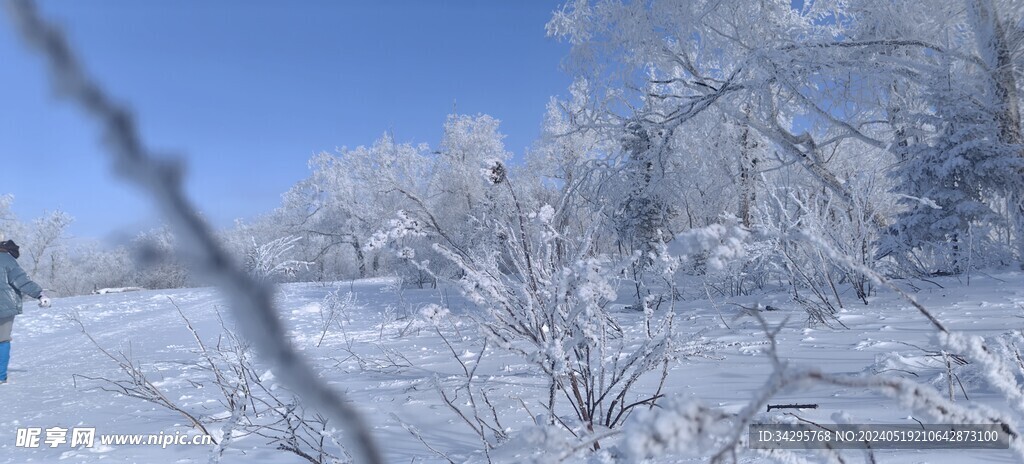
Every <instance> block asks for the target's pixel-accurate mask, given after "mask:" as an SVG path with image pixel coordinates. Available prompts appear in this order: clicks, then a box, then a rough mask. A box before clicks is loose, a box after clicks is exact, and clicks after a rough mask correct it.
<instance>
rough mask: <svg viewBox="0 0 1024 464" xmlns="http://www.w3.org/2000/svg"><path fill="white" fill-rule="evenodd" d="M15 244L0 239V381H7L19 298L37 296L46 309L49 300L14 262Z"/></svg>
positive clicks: (19, 302)
mask: <svg viewBox="0 0 1024 464" xmlns="http://www.w3.org/2000/svg"><path fill="white" fill-rule="evenodd" d="M20 255H21V254H20V253H19V251H18V245H17V244H15V243H14V240H5V241H3V242H0V270H2V271H0V272H2V273H3V276H4V277H5V278H6V279H7V280H6V283H7V285H3V284H0V384H3V383H7V364H8V363H9V362H10V361H11V330H12V329H13V328H14V316H17V315H19V314H21V298H22V296H23V295H28V296H30V297H32V298H38V299H39V306H40V307H42V308H47V307H49V306H50V299H49V298H47V297H46V295H43V288H42V287H40V286H39V284H37V283H35V282H33V281H32V280H31V279H29V278H28V275H27V274H25V270H24V269H22V268H21V266H19V265H18V261H17V259H18V256H20Z"/></svg>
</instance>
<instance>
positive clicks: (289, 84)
mask: <svg viewBox="0 0 1024 464" xmlns="http://www.w3.org/2000/svg"><path fill="white" fill-rule="evenodd" d="M40 8H41V10H42V12H43V14H44V15H45V16H46V17H47V18H51V19H53V20H55V21H57V22H58V23H59V24H60V25H61V26H63V27H64V29H65V32H66V33H67V34H68V36H69V37H70V39H71V41H72V43H73V44H74V47H75V49H76V50H77V51H78V53H79V55H80V57H81V58H82V61H83V62H84V63H85V65H86V66H87V68H88V69H89V72H90V74H91V75H92V76H93V77H95V78H97V79H98V80H99V81H100V82H101V83H102V84H103V85H104V86H105V87H106V88H107V89H108V90H110V91H112V93H113V94H114V95H115V97H116V98H118V99H119V100H120V101H122V102H126V103H128V104H129V105H130V107H131V108H132V110H133V112H134V113H135V114H136V116H137V117H138V122H139V124H140V128H141V131H142V133H143V136H144V138H145V140H146V141H147V142H148V144H149V146H150V147H151V148H153V149H155V150H157V151H161V152H166V153H169V154H174V155H179V156H183V157H185V159H186V160H187V164H188V184H187V187H188V191H189V194H190V196H191V198H192V199H193V200H194V201H195V203H197V204H198V205H199V208H200V210H201V211H202V212H203V214H205V215H206V216H207V217H208V218H209V219H210V220H211V221H212V222H213V223H214V225H216V226H218V227H226V226H229V225H230V224H231V222H232V221H233V220H234V219H235V218H248V217H252V216H254V215H256V214H259V213H261V212H266V211H269V210H271V209H272V208H274V207H275V206H276V205H277V204H278V202H279V199H280V194H281V193H283V192H284V191H285V190H287V189H288V188H289V187H290V186H291V185H292V184H294V183H295V182H297V181H298V180H300V179H302V178H303V177H305V176H306V175H307V174H308V169H307V166H306V161H307V160H308V159H309V158H310V157H311V156H312V155H313V154H314V153H317V152H320V151H332V150H334V149H335V148H337V147H341V146H349V147H354V146H357V145H364V144H370V143H372V142H373V140H374V139H376V138H377V137H378V136H380V135H381V134H382V133H384V132H385V131H393V132H394V134H395V136H396V138H397V139H398V140H399V141H403V142H404V141H409V142H426V143H429V144H431V145H436V144H437V143H438V141H439V140H440V136H441V129H442V125H443V123H444V120H445V117H446V116H447V115H448V114H449V113H451V112H452V109H453V104H454V103H455V102H457V107H456V108H457V110H458V112H459V113H463V114H476V113H487V114H490V115H492V116H494V117H496V118H498V119H500V120H501V121H502V131H503V132H504V133H505V134H507V135H508V137H507V139H506V147H507V148H508V149H509V150H511V151H513V152H514V153H516V154H517V155H521V154H522V153H523V151H524V149H525V148H526V147H527V146H528V145H529V144H530V143H531V142H532V141H533V139H534V138H535V137H536V136H537V135H538V134H539V132H540V124H541V121H542V117H543V113H544V105H545V103H546V102H547V100H548V98H549V97H551V96H553V95H561V94H564V93H565V89H566V88H567V87H568V85H569V82H570V77H569V76H568V75H566V74H565V73H564V72H562V71H561V70H560V68H559V62H560V61H561V59H562V58H563V57H564V56H565V55H566V54H567V52H568V47H567V45H566V44H562V43H558V42H557V41H555V40H553V39H549V38H547V37H545V34H544V24H545V23H546V22H547V20H548V18H549V17H550V13H551V12H552V11H553V10H555V9H556V8H558V2H554V1H550V2H540V1H536V2H534V1H530V2H512V1H509V2H500V3H499V2H480V1H411V0H410V1H375V2H333V1H303V2H295V3H290V2H284V1H256V2H253V1H217V2H205V1H176V2H137V1H128V0H118V1H112V0H104V1H97V2H71V1H66V2H53V1H44V2H42V3H41V5H40ZM0 63H2V64H0V102H2V104H0V160H2V162H3V163H4V166H3V172H4V180H3V182H2V183H0V193H11V194H14V195H15V212H16V213H17V214H18V216H19V217H20V218H21V219H22V220H27V219H31V218H34V217H37V216H39V215H41V214H43V213H44V212H45V211H52V210H55V209H61V210H64V211H66V212H68V213H70V214H71V215H72V216H74V217H75V224H74V225H73V226H72V229H71V232H72V234H73V235H74V236H76V237H91V238H102V239H112V238H116V237H119V236H121V237H124V236H131V235H134V234H135V233H136V232H137V231H138V230H140V229H141V228H148V227H152V226H154V225H156V224H157V223H158V221H157V220H156V219H155V216H154V215H153V214H152V213H151V212H150V209H149V204H148V203H147V202H145V201H144V200H143V199H140V198H139V194H138V192H137V191H136V190H134V189H133V188H132V187H130V186H127V185H125V184H122V183H121V182H120V181H118V180H117V179H115V178H114V177H113V175H112V174H110V173H109V172H108V171H109V169H108V167H109V165H108V163H107V159H106V157H105V155H104V154H103V152H102V151H101V149H102V147H101V146H100V143H99V136H98V132H97V128H96V126H95V124H93V123H92V122H91V121H89V120H87V119H86V118H85V117H84V116H83V114H82V113H81V112H80V111H78V110H77V109H76V108H74V107H72V106H70V105H69V104H68V103H67V102H66V101H63V100H60V99H59V97H58V96H57V94H56V93H55V91H54V90H53V89H52V87H51V86H50V82H49V79H48V76H47V74H46V69H45V67H44V66H43V62H42V60H41V59H40V58H39V57H37V56H35V55H33V54H32V53H30V52H29V51H28V50H27V49H26V48H25V47H24V46H23V44H22V43H21V41H20V39H19V38H17V37H16V36H15V34H14V32H13V31H12V28H11V26H10V21H9V18H6V17H4V18H3V21H2V22H0Z"/></svg>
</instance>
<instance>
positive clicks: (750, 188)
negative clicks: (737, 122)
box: [739, 123, 757, 228]
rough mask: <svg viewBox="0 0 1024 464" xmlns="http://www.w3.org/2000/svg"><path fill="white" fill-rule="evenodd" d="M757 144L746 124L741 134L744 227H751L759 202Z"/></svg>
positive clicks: (741, 184) (740, 215)
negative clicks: (752, 217)
mask: <svg viewBox="0 0 1024 464" xmlns="http://www.w3.org/2000/svg"><path fill="white" fill-rule="evenodd" d="M755 148H757V142H755V141H754V139H753V135H752V134H751V133H750V127H749V126H748V125H747V124H746V123H744V124H743V129H742V131H741V133H740V192H739V193H740V205H739V217H740V223H741V224H743V226H744V227H748V228H749V227H750V222H751V210H752V209H753V208H754V204H755V201H756V200H757V190H756V189H757V183H756V179H755V178H754V176H755V175H756V174H757V155H755V154H754V149H755Z"/></svg>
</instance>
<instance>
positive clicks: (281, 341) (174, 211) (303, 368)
mask: <svg viewBox="0 0 1024 464" xmlns="http://www.w3.org/2000/svg"><path fill="white" fill-rule="evenodd" d="M7 5H8V11H9V12H10V15H11V17H12V19H13V21H14V22H15V26H16V27H17V28H18V29H19V31H20V32H21V35H22V37H23V38H24V39H25V40H26V42H28V43H29V44H30V45H31V46H32V47H33V48H34V49H35V50H36V51H38V52H39V53H40V54H41V55H42V56H43V57H44V58H45V59H46V60H47V61H48V63H49V65H50V67H51V70H52V75H53V78H54V80H55V81H56V84H57V85H58V88H59V90H61V91H62V92H64V93H65V94H66V95H67V97H69V98H70V99H72V100H73V101H74V102H75V103H77V104H78V105H79V106H80V107H81V108H82V109H83V110H85V112H86V113H88V114H89V116H91V117H92V118H94V119H96V120H97V121H98V122H99V123H100V125H101V127H102V128H103V131H104V141H105V142H106V144H107V147H108V149H109V151H110V155H111V158H112V160H113V161H114V163H115V168H116V171H117V172H118V173H119V174H121V175H122V176H124V177H125V178H126V179H127V180H130V181H134V182H135V183H137V184H138V185H139V186H140V187H141V188H142V189H143V190H145V191H147V192H149V194H150V195H151V197H152V199H153V200H154V201H155V202H156V204H157V207H158V209H159V210H160V211H161V212H162V213H163V216H164V217H165V218H166V219H167V221H168V222H169V223H170V225H171V227H173V228H174V231H175V232H176V234H177V235H178V236H179V237H180V238H181V239H182V240H183V241H184V242H185V243H186V244H188V246H186V247H183V248H184V249H188V250H195V252H194V254H192V255H190V256H188V258H189V259H191V261H192V265H193V267H194V268H195V270H196V271H197V272H198V273H199V274H200V275H202V276H205V277H207V278H208V279H210V280H211V281H213V282H214V283H215V284H216V285H217V286H219V287H220V288H221V290H223V291H224V293H225V295H226V296H227V299H228V301H229V302H230V308H231V310H232V311H233V312H234V315H235V318H236V319H237V323H238V327H239V328H240V329H241V331H242V333H243V334H244V335H245V336H246V338H248V339H249V340H251V341H253V345H254V347H255V348H256V350H257V352H258V353H259V354H260V355H261V356H262V357H263V358H264V359H265V360H266V361H268V362H269V363H270V364H271V365H272V366H274V370H275V371H276V372H277V374H278V377H279V378H280V379H281V381H282V382H284V383H286V384H287V385H288V386H289V387H290V388H291V389H292V390H293V391H294V392H296V394H297V395H298V396H299V397H301V398H302V399H303V400H304V401H305V402H307V403H308V404H309V405H310V406H312V407H313V408H315V409H317V410H319V411H322V412H323V413H324V415H325V416H326V417H328V418H329V419H331V420H332V421H335V423H336V424H337V425H339V426H340V427H341V428H343V429H344V430H345V432H346V433H345V434H344V435H345V437H346V439H347V443H346V444H347V445H348V447H349V448H350V449H351V450H352V452H353V454H354V457H355V458H356V459H355V460H356V462H360V463H368V464H377V463H381V462H383V460H382V458H381V455H380V452H379V450H378V449H377V445H376V443H375V441H374V440H373V437H372V436H371V435H370V432H369V428H368V427H367V426H366V425H365V423H364V421H363V419H362V417H361V416H360V414H359V413H358V412H357V411H356V410H355V408H353V407H352V405H351V404H350V403H349V402H348V401H347V399H346V398H345V396H344V395H343V394H341V393H340V392H337V391H334V390H332V389H331V388H329V387H328V386H327V385H325V384H324V383H323V382H321V381H320V379H319V378H318V377H317V375H316V373H315V372H314V371H313V369H312V368H311V367H310V365H309V364H308V363H307V362H306V361H305V359H304V358H302V357H301V356H299V354H298V353H296V352H295V351H294V350H293V349H292V347H291V346H290V345H289V343H288V341H287V338H286V335H285V331H284V328H283V326H282V323H281V321H280V320H279V319H278V317H277V312H276V310H275V309H274V305H273V298H272V293H271V289H270V287H268V286H265V285H261V284H260V283H259V282H258V281H256V280H255V279H253V278H252V277H251V276H249V275H248V274H246V273H245V272H242V271H241V270H239V269H238V268H237V267H236V266H235V265H234V263H233V261H232V259H231V258H230V256H229V255H228V254H227V252H226V251H225V250H224V249H223V248H222V247H221V246H220V245H219V244H218V243H217V240H216V239H215V238H214V235H213V234H212V233H211V232H210V230H209V228H208V226H207V225H206V223H204V222H203V221H202V219H200V218H199V216H198V215H197V214H196V213H195V209H194V208H192V205H191V203H190V202H189V201H188V200H187V199H186V198H185V194H184V192H183V191H182V188H181V169H180V167H179V165H178V164H176V163H174V162H171V161H168V160H166V159H161V158H158V157H157V156H155V155H154V153H152V152H151V151H149V150H148V149H147V148H146V147H145V146H144V145H143V141H142V140H141V138H140V136H139V133H138V130H137V128H136V126H135V121H134V120H133V119H132V117H131V115H130V114H129V113H128V111H127V110H126V109H125V108H123V107H122V106H120V105H118V104H116V103H114V101H113V100H112V99H111V98H110V96H108V95H107V93H106V92H104V90H103V89H101V88H100V87H99V85H98V84H96V83H95V82H93V81H92V80H91V79H89V78H88V77H87V76H86V74H85V70H84V69H83V68H82V67H81V66H80V64H79V63H78V61H77V59H76V57H75V55H74V53H73V52H72V50H71V47H70V46H69V44H68V42H67V40H66V39H65V37H64V35H63V34H62V33H61V31H60V30H59V29H58V28H57V27H56V26H54V25H53V24H51V23H49V22H47V21H46V20H44V19H43V18H42V17H40V16H39V13H38V11H37V9H36V5H35V4H34V3H33V2H32V1H31V0H9V1H8V2H7Z"/></svg>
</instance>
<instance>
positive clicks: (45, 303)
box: [39, 295, 50, 308]
mask: <svg viewBox="0 0 1024 464" xmlns="http://www.w3.org/2000/svg"><path fill="white" fill-rule="evenodd" d="M39 307H40V308H49V307H50V298H49V297H47V296H46V295H41V296H40V297H39Z"/></svg>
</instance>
